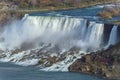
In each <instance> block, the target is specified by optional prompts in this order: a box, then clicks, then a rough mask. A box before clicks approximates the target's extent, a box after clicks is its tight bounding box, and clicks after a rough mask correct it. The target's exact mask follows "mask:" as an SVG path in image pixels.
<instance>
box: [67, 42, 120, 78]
mask: <svg viewBox="0 0 120 80" xmlns="http://www.w3.org/2000/svg"><path fill="white" fill-rule="evenodd" d="M69 71H70V72H82V73H87V74H94V75H98V76H102V77H106V78H108V79H115V80H119V79H120V43H118V44H117V45H115V46H110V47H109V48H108V49H107V50H102V51H97V52H92V53H90V54H87V55H84V56H82V58H81V59H77V60H76V61H75V62H74V63H73V64H72V65H70V67H69Z"/></svg>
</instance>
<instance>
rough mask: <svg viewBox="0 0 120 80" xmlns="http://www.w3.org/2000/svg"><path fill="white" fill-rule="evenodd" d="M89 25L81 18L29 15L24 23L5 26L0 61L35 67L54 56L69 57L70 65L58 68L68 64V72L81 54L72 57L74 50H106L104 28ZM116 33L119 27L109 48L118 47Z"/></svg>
mask: <svg viewBox="0 0 120 80" xmlns="http://www.w3.org/2000/svg"><path fill="white" fill-rule="evenodd" d="M87 23H88V22H87V20H86V19H81V18H72V17H53V16H29V15H25V17H24V18H23V19H22V20H21V21H14V22H13V23H11V24H10V25H9V26H4V30H3V31H2V32H1V34H0V50H2V53H1V55H0V56H2V57H1V58H0V60H2V61H7V62H8V61H12V62H15V63H19V64H21V65H22V64H24V63H25V64H26V65H27V64H28V65H29V64H32V65H33V64H34V65H35V64H37V63H38V62H39V60H41V59H42V58H43V57H45V56H46V55H48V54H49V55H51V56H53V54H55V55H57V56H56V57H59V56H60V54H64V55H66V58H65V59H64V60H66V61H68V62H66V61H64V60H63V61H62V62H61V63H60V64H59V63H57V64H58V65H59V67H61V66H62V67H61V68H59V69H63V65H64V64H67V66H64V67H65V69H64V70H66V68H67V67H68V66H69V65H70V64H71V63H72V62H73V61H74V60H75V59H77V58H78V57H80V54H81V52H80V53H79V52H76V53H75V54H74V55H69V53H70V52H69V50H70V49H71V48H73V47H75V48H79V50H80V51H88V52H91V51H95V50H98V49H101V48H103V47H104V44H103V35H104V24H102V23H96V22H89V25H88V26H87ZM116 32H117V27H116V26H114V27H113V29H112V31H111V36H110V40H109V44H115V42H116V37H117V36H116V34H117V33H116ZM112 38H114V39H112ZM17 49H18V50H17ZM16 50H17V51H16ZM14 53H17V54H14ZM65 53H66V54H65ZM73 53H74V52H73ZM82 53H83V52H82ZM11 55H12V56H11ZM58 55H59V56H58ZM68 55H69V56H68ZM47 57H48V56H47ZM74 57H76V58H74ZM45 58H46V57H45ZM60 60H61V59H60ZM33 62H34V63H33ZM48 62H49V61H46V62H45V63H44V64H46V63H48ZM57 64H56V65H57ZM56 65H55V66H56ZM58 65H57V66H56V68H58ZM52 68H53V67H52Z"/></svg>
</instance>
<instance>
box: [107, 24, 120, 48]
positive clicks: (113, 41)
mask: <svg viewBox="0 0 120 80" xmlns="http://www.w3.org/2000/svg"><path fill="white" fill-rule="evenodd" d="M117 28H118V26H116V25H115V26H113V28H112V30H111V33H110V38H109V41H108V46H110V45H115V44H116V43H117Z"/></svg>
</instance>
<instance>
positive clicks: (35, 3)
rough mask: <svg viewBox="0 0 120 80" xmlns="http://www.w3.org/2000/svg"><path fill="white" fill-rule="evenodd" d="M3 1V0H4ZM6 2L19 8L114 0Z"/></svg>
mask: <svg viewBox="0 0 120 80" xmlns="http://www.w3.org/2000/svg"><path fill="white" fill-rule="evenodd" d="M4 1H5V0H4ZM6 1H7V2H12V3H13V4H15V5H18V6H19V7H20V8H26V7H29V8H34V7H58V6H66V7H67V6H68V7H79V6H81V5H83V4H85V5H87V4H90V3H92V2H94V3H95V2H100V3H101V2H108V1H116V0H6Z"/></svg>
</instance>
